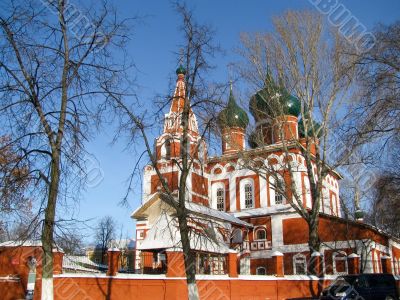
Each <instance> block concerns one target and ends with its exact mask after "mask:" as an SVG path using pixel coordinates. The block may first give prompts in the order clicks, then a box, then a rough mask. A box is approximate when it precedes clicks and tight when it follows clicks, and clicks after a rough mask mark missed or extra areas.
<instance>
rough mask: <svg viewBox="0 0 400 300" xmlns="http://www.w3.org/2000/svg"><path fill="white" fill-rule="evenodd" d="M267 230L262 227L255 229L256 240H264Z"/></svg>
mask: <svg viewBox="0 0 400 300" xmlns="http://www.w3.org/2000/svg"><path fill="white" fill-rule="evenodd" d="M266 239H267V232H266V230H265V229H264V228H259V229H257V230H256V240H266Z"/></svg>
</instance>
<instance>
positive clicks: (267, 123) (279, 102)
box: [249, 71, 301, 147]
mask: <svg viewBox="0 0 400 300" xmlns="http://www.w3.org/2000/svg"><path fill="white" fill-rule="evenodd" d="M249 109H250V112H251V114H252V115H253V117H254V119H255V121H256V123H257V124H256V132H254V133H253V134H252V143H251V144H252V146H253V147H257V146H258V145H268V144H272V143H278V142H281V141H282V140H291V139H297V138H298V131H297V122H298V119H297V117H298V116H299V114H300V111H301V102H300V100H299V99H298V98H297V97H295V96H293V95H291V94H290V93H289V92H288V90H287V89H286V88H285V86H284V85H283V83H282V82H279V84H277V83H276V82H275V80H274V79H273V77H272V75H271V73H270V72H269V71H268V72H267V76H266V78H265V82H264V87H263V88H262V89H261V90H259V91H258V92H257V93H255V94H254V95H253V96H252V97H251V99H250V103H249Z"/></svg>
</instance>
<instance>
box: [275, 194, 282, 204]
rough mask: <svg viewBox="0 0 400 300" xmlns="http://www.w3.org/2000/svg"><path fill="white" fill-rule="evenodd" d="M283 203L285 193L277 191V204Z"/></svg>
mask: <svg viewBox="0 0 400 300" xmlns="http://www.w3.org/2000/svg"><path fill="white" fill-rule="evenodd" d="M282 203H283V195H282V194H281V193H279V192H275V204H282Z"/></svg>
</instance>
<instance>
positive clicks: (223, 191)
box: [215, 186, 225, 211]
mask: <svg viewBox="0 0 400 300" xmlns="http://www.w3.org/2000/svg"><path fill="white" fill-rule="evenodd" d="M220 191H222V195H221V196H222V209H220V208H219V207H218V204H219V203H218V201H219V200H220V199H219V197H221V196H219V195H218V192H220ZM215 206H216V209H217V210H219V211H225V189H224V188H223V187H222V186H219V187H218V188H217V189H216V191H215Z"/></svg>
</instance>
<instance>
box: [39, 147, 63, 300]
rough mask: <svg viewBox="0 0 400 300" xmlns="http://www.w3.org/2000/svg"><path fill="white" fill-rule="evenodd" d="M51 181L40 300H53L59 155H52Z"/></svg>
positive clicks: (44, 227) (45, 226) (44, 238)
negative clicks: (54, 233)
mask: <svg viewBox="0 0 400 300" xmlns="http://www.w3.org/2000/svg"><path fill="white" fill-rule="evenodd" d="M50 176H51V177H50V178H51V181H50V185H49V195H48V199H47V206H46V209H45V218H44V223H43V230H42V248H43V262H42V265H43V269H42V270H43V271H42V300H53V299H54V291H53V290H54V289H53V232H54V221H55V214H56V203H57V195H58V187H59V181H60V158H59V154H58V153H56V154H54V155H53V158H52V161H51V175H50Z"/></svg>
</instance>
